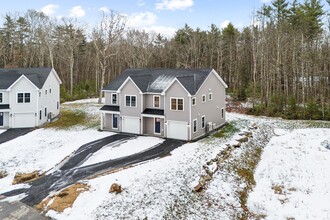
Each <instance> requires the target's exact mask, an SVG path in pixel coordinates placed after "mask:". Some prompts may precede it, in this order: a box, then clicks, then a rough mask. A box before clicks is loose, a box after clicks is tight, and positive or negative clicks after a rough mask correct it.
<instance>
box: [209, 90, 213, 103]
mask: <svg viewBox="0 0 330 220" xmlns="http://www.w3.org/2000/svg"><path fill="white" fill-rule="evenodd" d="M212 98H213V97H212V92H210V93H209V101H211V100H212Z"/></svg>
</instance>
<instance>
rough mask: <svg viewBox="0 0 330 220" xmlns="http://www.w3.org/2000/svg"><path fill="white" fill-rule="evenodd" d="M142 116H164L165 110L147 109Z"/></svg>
mask: <svg viewBox="0 0 330 220" xmlns="http://www.w3.org/2000/svg"><path fill="white" fill-rule="evenodd" d="M142 114H147V115H164V109H152V108H146V109H145V110H144V111H143V112H142Z"/></svg>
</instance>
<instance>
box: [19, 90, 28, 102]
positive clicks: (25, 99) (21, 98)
mask: <svg viewBox="0 0 330 220" xmlns="http://www.w3.org/2000/svg"><path fill="white" fill-rule="evenodd" d="M30 102H31V94H30V93H22V92H19V93H17V103H30Z"/></svg>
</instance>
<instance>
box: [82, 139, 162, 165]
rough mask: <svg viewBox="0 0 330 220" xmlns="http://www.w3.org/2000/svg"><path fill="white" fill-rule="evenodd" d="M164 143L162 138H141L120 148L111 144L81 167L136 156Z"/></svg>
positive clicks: (130, 141)
mask: <svg viewBox="0 0 330 220" xmlns="http://www.w3.org/2000/svg"><path fill="white" fill-rule="evenodd" d="M162 142H164V139H162V138H157V137H145V136H140V137H137V138H136V139H133V140H128V141H127V142H126V143H124V144H120V145H119V146H115V147H113V145H112V144H109V145H106V146H104V147H103V148H102V149H100V150H98V151H97V152H95V153H94V154H93V155H92V156H91V157H90V158H88V160H86V161H85V162H84V163H83V164H82V165H81V167H83V166H87V165H91V164H95V163H98V162H102V161H107V160H112V159H116V158H119V157H124V156H128V155H132V154H136V153H138V152H141V151H144V150H146V149H148V148H151V147H153V146H155V145H158V144H160V143H162Z"/></svg>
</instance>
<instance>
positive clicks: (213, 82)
mask: <svg viewBox="0 0 330 220" xmlns="http://www.w3.org/2000/svg"><path fill="white" fill-rule="evenodd" d="M210 92H211V93H212V100H211V101H209V99H208V95H209V93H210ZM204 94H205V95H206V102H204V103H203V102H202V95H204ZM195 97H196V105H195V106H191V122H190V123H191V124H192V123H193V120H194V119H197V132H195V133H193V132H192V134H191V135H192V136H191V137H192V139H195V138H198V137H200V136H202V135H204V134H205V132H206V128H207V123H208V122H212V123H215V124H216V127H219V126H221V125H222V124H224V123H225V118H226V117H224V118H223V119H222V118H221V109H222V108H224V109H225V87H224V86H223V84H222V83H221V82H220V81H219V80H218V78H217V77H216V76H215V75H214V74H213V73H211V74H210V75H209V77H208V78H207V79H206V81H205V82H204V84H203V85H202V87H201V88H200V89H199V91H198V92H197V94H196V96H195ZM203 115H205V128H201V123H202V120H201V117H202V116H203ZM191 130H193V129H191Z"/></svg>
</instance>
